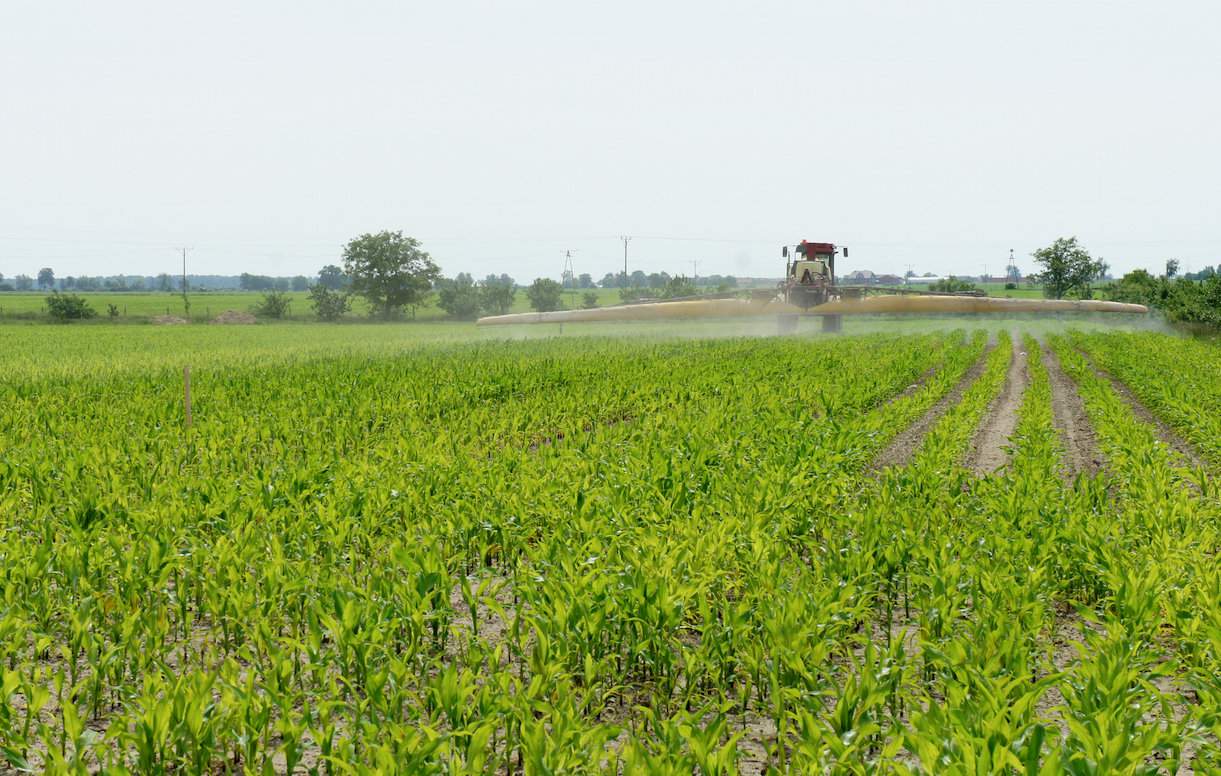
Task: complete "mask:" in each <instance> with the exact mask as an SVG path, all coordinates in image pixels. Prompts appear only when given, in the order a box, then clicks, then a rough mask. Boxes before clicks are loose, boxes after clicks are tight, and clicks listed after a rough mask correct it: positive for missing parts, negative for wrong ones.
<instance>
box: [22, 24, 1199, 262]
mask: <svg viewBox="0 0 1221 776" xmlns="http://www.w3.org/2000/svg"><path fill="white" fill-rule="evenodd" d="M1218 30H1221V4H1217V3H1212V2H1156V3H1155V2H1070V1H1068V0H1059V1H1058V2H1044V1H1042V0H1039V1H1038V2H1005V3H998V2H981V1H980V0H975V1H973V2H911V1H910V0H907V1H904V2H900V1H893V2H859V3H854V2H843V1H842V0H840V1H839V2H811V1H809V0H806V1H804V2H801V1H798V0H793V1H791V2H750V3H747V2H741V3H725V2H708V1H707V0H706V1H705V2H658V1H657V0H654V1H653V2H637V1H636V0H618V1H616V2H606V3H597V4H594V3H588V2H572V1H571V0H569V1H568V2H560V1H559V0H539V1H537V2H528V1H522V2H513V3H490V2H489V3H475V2H465V1H463V0H443V1H441V2H436V1H434V2H422V1H420V0H410V1H406V2H404V1H400V2H374V1H372V0H369V1H365V2H361V1H359V0H354V1H353V2H343V3H341V2H302V1H300V0H295V1H294V2H288V1H287V0H285V1H282V2H281V1H276V2H273V1H271V0H246V1H245V2H229V1H228V0H220V1H218V0H212V1H210V2H205V3H193V4H190V5H188V4H184V3H174V2H169V3H167V2H144V3H135V2H124V1H123V0H112V1H111V2H105V3H101V2H96V0H94V1H92V2H85V1H77V2H70V1H68V0H65V1H64V2H48V0H36V1H27V0H0V272H2V273H4V274H5V275H7V276H12V275H15V274H17V273H19V272H25V273H27V274H31V275H33V274H34V273H35V272H36V271H37V270H38V268H39V267H42V266H51V267H53V268H54V269H55V270H56V273H57V274H58V275H61V276H63V275H69V274H90V275H97V274H112V273H119V272H127V273H147V274H155V273H158V272H162V271H171V272H173V271H175V270H176V269H177V268H178V267H179V265H178V261H177V258H176V257H177V254H176V250H175V247H176V246H179V245H187V246H190V248H191V253H190V271H191V272H194V273H200V274H211V273H219V274H236V273H239V272H242V271H250V272H256V273H266V274H282V275H287V274H296V273H302V274H312V273H314V272H316V271H317V269H318V268H319V267H320V266H322V265H323V264H325V263H329V262H334V261H337V259H338V256H339V251H340V247H341V246H342V244H343V243H344V242H345V241H346V240H347V239H349V238H350V237H353V236H355V235H356V234H358V233H360V232H364V231H375V230H378V229H382V228H392V229H402V230H403V231H404V232H406V233H407V234H410V235H414V236H417V237H419V238H420V239H422V240H423V241H424V242H425V247H426V248H427V249H428V250H430V252H431V253H432V254H433V256H434V258H435V259H436V260H437V261H438V263H439V264H440V265H441V266H442V269H443V270H444V271H445V272H446V273H451V274H452V273H454V272H458V271H462V270H466V271H471V272H474V273H475V274H476V275H482V274H485V273H487V272H497V273H499V272H508V273H510V274H512V275H513V276H514V277H516V278H518V280H525V281H528V280H529V279H531V278H533V277H535V276H542V275H550V276H556V277H558V275H559V272H560V269H561V267H562V264H563V252H564V250H565V249H573V250H575V251H577V253H576V254H575V263H576V271H577V272H578V273H579V272H590V273H592V274H594V275H595V276H596V277H600V276H601V275H602V274H603V273H605V272H607V271H613V270H614V269H615V268H616V267H617V266H622V245H621V243H620V242H619V240H618V236H619V235H621V234H630V235H635V239H634V240H633V241H632V243H631V246H630V263H631V268H632V269H637V268H641V269H647V270H661V269H666V270H669V271H671V272H690V271H691V268H692V266H691V261H692V260H698V261H699V266H698V271H699V273H700V274H709V273H732V274H739V275H779V274H780V272H781V267H782V265H781V262H780V260H779V258H778V254H779V246H780V245H781V244H783V243H786V242H788V243H795V242H797V241H799V240H801V239H803V238H807V239H811V240H817V241H830V242H835V243H839V244H844V245H848V246H849V247H850V248H851V249H852V253H851V259H850V260H849V261H846V262H842V264H841V268H842V269H844V270H848V269H854V268H870V269H873V270H875V271H880V272H881V271H893V272H896V273H899V274H901V273H902V272H903V270H905V269H906V268H907V265H908V264H912V265H914V268H915V269H916V270H917V271H918V272H925V271H928V272H936V273H951V272H956V273H959V274H968V273H970V274H978V273H980V272H982V271H983V269H984V267H985V265H986V266H987V268H988V270H989V271H990V272H992V273H994V274H1000V272H1001V271H1002V269H1003V265H1004V264H1005V261H1006V257H1007V256H1008V250H1009V248H1014V249H1015V250H1016V252H1017V255H1018V258H1019V265H1020V266H1022V268H1023V269H1030V266H1031V262H1030V259H1029V253H1030V251H1031V250H1033V249H1034V248H1037V247H1039V246H1040V245H1044V244H1046V243H1048V242H1050V241H1051V240H1053V239H1054V238H1056V237H1058V236H1062V235H1065V236H1066V235H1072V234H1075V235H1077V236H1078V237H1080V238H1081V240H1082V241H1083V242H1084V243H1085V244H1086V246H1087V247H1088V248H1090V249H1091V250H1092V251H1093V252H1094V253H1095V254H1096V255H1098V254H1101V255H1102V256H1103V257H1105V258H1106V259H1107V260H1108V261H1109V262H1110V263H1111V265H1112V267H1113V268H1114V270H1116V271H1120V272H1122V271H1125V270H1127V269H1130V268H1132V267H1136V266H1147V267H1150V268H1160V267H1161V265H1162V263H1163V262H1164V260H1165V259H1166V258H1168V257H1172V256H1173V257H1178V258H1180V259H1181V260H1182V261H1183V263H1184V265H1185V267H1186V268H1189V269H1190V268H1198V267H1199V266H1202V265H1204V264H1214V263H1217V262H1218V261H1221V208H1219V207H1218V204H1219V203H1221V197H1219V196H1218V195H1221V142H1219V141H1218V139H1217V138H1218V133H1219V131H1221V99H1218V91H1219V88H1221V45H1219V44H1218V40H1217V32H1218ZM661 238H667V239H661ZM674 238H681V239H674Z"/></svg>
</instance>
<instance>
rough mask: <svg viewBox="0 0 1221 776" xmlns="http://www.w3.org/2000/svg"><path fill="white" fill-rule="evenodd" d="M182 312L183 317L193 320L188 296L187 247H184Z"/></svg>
mask: <svg viewBox="0 0 1221 776" xmlns="http://www.w3.org/2000/svg"><path fill="white" fill-rule="evenodd" d="M182 312H183V317H185V318H186V319H187V320H188V321H189V320H191V298H190V297H189V296H187V249H186V248H185V247H183V249H182Z"/></svg>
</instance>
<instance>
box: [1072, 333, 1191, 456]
mask: <svg viewBox="0 0 1221 776" xmlns="http://www.w3.org/2000/svg"><path fill="white" fill-rule="evenodd" d="M1076 350H1077V354H1078V355H1080V356H1081V357H1082V358H1083V359H1085V365H1086V366H1088V367H1089V368H1090V369H1091V370H1092V371H1093V372H1094V374H1096V375H1097V376H1098V377H1101V378H1102V379H1103V380H1106V381H1107V383H1108V384H1109V385H1110V386H1111V389H1112V390H1114V391H1115V393H1116V394H1117V395H1118V396H1119V398H1121V399H1123V400H1124V403H1125V404H1127V405H1128V408H1129V409H1131V410H1132V414H1133V415H1135V416H1136V419H1137V420H1139V421H1140V422H1141V423H1144V424H1145V425H1147V426H1149V428H1150V429H1152V431H1153V435H1154V436H1155V437H1157V439H1158V441H1159V442H1161V443H1162V444H1163V445H1165V446H1166V447H1169V448H1170V449H1171V450H1174V451H1175V452H1176V453H1178V454H1179V455H1180V456H1182V457H1183V459H1184V460H1185V461H1186V462H1187V463H1188V464H1190V465H1191V466H1192V467H1193V468H1197V469H1199V468H1204V467H1205V466H1206V464H1205V463H1204V458H1203V457H1202V456H1201V455H1200V453H1199V452H1198V451H1197V450H1196V449H1195V447H1193V446H1192V444H1191V443H1190V442H1188V441H1187V440H1186V439H1184V438H1183V437H1181V436H1179V434H1178V432H1176V431H1175V430H1174V429H1173V428H1171V427H1170V425H1169V424H1167V423H1166V422H1164V421H1163V420H1162V419H1161V418H1159V417H1158V416H1156V415H1154V414H1153V413H1152V412H1151V411H1150V410H1149V408H1148V407H1146V406H1145V403H1144V402H1142V401H1141V400H1140V399H1139V398H1137V396H1136V394H1135V393H1133V392H1132V389H1131V388H1129V387H1128V386H1127V385H1124V383H1123V381H1121V380H1119V379H1118V378H1116V377H1115V376H1114V375H1112V374H1111V373H1110V372H1108V371H1107V370H1105V369H1103V368H1102V367H1100V366H1098V365H1097V364H1095V363H1094V359H1093V358H1092V357H1091V356H1090V354H1089V353H1086V352H1085V351H1084V350H1082V349H1080V348H1077V349H1076Z"/></svg>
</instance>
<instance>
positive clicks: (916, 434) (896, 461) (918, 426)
mask: <svg viewBox="0 0 1221 776" xmlns="http://www.w3.org/2000/svg"><path fill="white" fill-rule="evenodd" d="M991 351H992V345H991V344H989V345H988V347H987V348H985V349H984V353H983V355H981V356H980V357H979V360H978V361H976V362H975V364H974V365H973V366H972V367H971V368H970V369H968V370H967V373H966V374H965V375H963V376H962V379H961V380H959V381H958V384H957V385H955V386H954V388H953V389H952V390H951V391H950V392H949V393H947V394H946V395H945V396H943V397H941V401H939V402H937V403H936V404H934V405H933V406H932V407H930V408H929V410H928V412H926V413H924V416H923V417H921V418H920V419H919V420H917V421H916V422H915V423H913V424H912V425H910V426H908V427H907V428H906V429H904V430H903V432H902V433H901V434H899V435H898V436H897V437H895V439H894V441H893V442H891V443H890V445H889V446H888V447H887V448H886V449H885V450H883V451H882V452H881V454H880V455H878V457H877V458H875V459H874V461H873V468H874V469H884V468H886V467H888V466H905V465H906V464H908V463H910V462H911V459H912V458H913V457H915V455H916V451H917V450H919V449H920V441H921V440H922V439H924V436H925V434H927V433H928V432H929V430H930V429H932V427H933V426H934V425H936V423H937V421H938V420H940V419H941V416H942V415H944V414H945V413H947V412H949V411H950V408H951V407H953V406H954V405H956V404H958V402H960V401H962V395H963V394H964V393H966V392H967V389H968V388H970V387H971V385H972V383H974V382H975V381H976V380H978V379H979V376H980V375H981V374H983V373H984V367H985V366H986V365H987V363H988V353H990V352H991Z"/></svg>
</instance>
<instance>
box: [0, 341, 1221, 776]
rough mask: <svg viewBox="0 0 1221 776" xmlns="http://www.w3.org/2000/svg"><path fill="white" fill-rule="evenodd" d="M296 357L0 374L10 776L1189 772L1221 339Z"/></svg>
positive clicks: (119, 355) (29, 367) (1213, 674)
mask: <svg viewBox="0 0 1221 776" xmlns="http://www.w3.org/2000/svg"><path fill="white" fill-rule="evenodd" d="M1019 329H1020V327H1019ZM309 330H310V329H309V327H303V328H300V329H292V328H287V329H276V328H260V329H258V331H255V332H253V333H246V332H243V333H241V334H240V335H233V336H241V337H259V336H267V337H272V336H274V337H276V338H278V339H277V340H276V341H275V342H270V343H268V344H267V346H266V348H265V349H264V351H261V353H262V355H260V356H259V357H255V356H247V357H230V354H226V353H224V352H222V351H215V352H210V351H208V349H207V348H206V347H203V346H197V347H194V348H183V347H180V346H181V345H182V344H183V343H184V342H187V340H186V339H185V338H187V337H190V336H193V335H191V334H190V333H189V332H188V333H186V334H184V333H180V332H173V333H165V334H164V336H163V334H162V332H149V331H146V330H144V329H141V328H136V327H132V328H131V330H130V331H128V330H124V331H121V332H119V333H118V334H114V335H111V336H113V337H114V338H115V339H113V340H110V341H108V342H107V343H102V342H100V341H99V342H98V343H96V345H95V346H93V347H91V348H89V350H90V352H89V353H83V352H82V353H81V354H80V357H79V359H77V358H76V357H75V356H73V357H68V356H66V355H65V354H69V353H72V349H73V347H74V346H73V345H72V344H71V343H70V341H69V340H70V339H71V338H72V337H73V336H75V332H73V331H70V330H62V329H57V330H54V331H45V330H44V331H42V332H40V339H39V340H38V342H39V343H41V344H39V345H38V349H37V350H35V349H33V347H31V348H28V349H21V350H8V351H6V352H5V353H4V355H0V373H2V374H3V375H4V377H3V379H2V380H0V407H3V412H0V555H2V562H0V596H2V601H0V650H2V665H0V672H2V673H0V675H2V684H3V688H2V691H0V768H8V769H11V770H14V771H34V772H43V771H45V772H52V773H94V772H106V773H114V774H122V773H138V774H156V773H176V774H177V773H188V774H204V773H207V774H216V773H234V774H245V773H249V774H255V773H259V774H261V773H302V774H304V773H310V774H314V773H317V774H373V773H412V774H415V773H423V774H430V773H435V774H476V773H497V774H517V773H525V774H560V773H612V774H671V773H673V774H693V773H699V774H707V775H712V774H730V773H738V772H745V773H766V772H777V773H787V772H792V773H823V772H829V773H926V774H934V773H935V774H968V773H969V774H990V773H1011V774H1061V773H1068V774H1080V775H1082V776H1084V775H1085V774H1128V773H1140V774H1146V773H1147V774H1155V773H1168V774H1174V773H1189V772H1193V771H1194V772H1200V773H1204V772H1218V771H1221V558H1219V557H1218V553H1219V550H1221V486H1219V482H1221V480H1219V479H1218V476H1217V475H1218V470H1219V468H1221V349H1219V348H1218V347H1217V346H1216V345H1215V344H1207V343H1200V342H1194V341H1191V340H1183V339H1175V338H1171V337H1168V336H1165V335H1160V334H1150V333H1133V332H1089V333H1084V332H1068V333H1060V334H1050V335H1047V336H1040V337H1039V339H1038V340H1036V339H1035V338H1034V337H1032V336H1030V335H1029V334H1023V333H1022V332H1021V331H1020V330H1019V331H1015V332H1014V333H1012V334H1010V333H1008V332H1007V331H1002V332H1001V333H1000V336H992V337H990V336H989V335H988V334H986V333H984V332H982V331H980V332H976V331H941V332H937V331H930V332H928V333H920V334H913V335H907V336H900V335H895V334H866V335H857V336H844V337H797V338H772V339H747V338H730V339H721V338H715V339H706V340H676V339H667V338H664V337H647V338H603V337H589V336H567V337H548V338H541V339H531V340H522V341H504V340H483V341H473V342H461V341H444V342H431V343H417V344H413V345H402V344H400V343H383V346H378V347H372V346H369V345H368V344H367V343H366V344H361V343H358V342H355V341H352V342H344V341H341V340H336V341H335V342H333V343H330V344H328V345H327V347H324V348H322V347H311V346H307V345H303V344H297V342H296V339H294V338H301V335H300V334H298V333H297V332H298V331H302V332H307V331H309ZM267 332H273V333H272V334H268V333H267ZM284 332H288V333H289V334H285V333H284ZM289 335H291V337H290V336H289ZM210 336H211V335H210ZM215 336H216V338H217V341H216V344H217V345H218V346H219V344H220V341H219V338H220V337H221V336H230V335H227V334H226V335H219V334H218V335H215ZM328 336H331V335H328ZM335 336H341V335H335ZM170 338H172V339H170ZM32 342H33V340H31V343H32ZM82 350H83V349H82ZM1015 359H1021V361H1020V364H1019V365H1020V367H1021V369H1020V374H1021V376H1022V380H1023V382H1022V384H1021V385H1020V386H1018V388H1020V404H1019V406H1018V409H1017V414H1016V418H1015V431H1013V433H1012V435H1011V436H1010V438H1009V439H1008V441H1007V443H1006V445H1005V450H1004V455H1005V458H1006V464H1005V465H1004V467H1003V468H1000V469H998V470H996V471H991V472H986V473H982V474H981V473H979V472H976V471H973V470H972V469H971V468H969V467H968V466H967V465H965V461H966V460H967V458H968V457H969V454H970V449H971V446H972V444H974V442H973V439H975V438H976V437H975V433H976V429H977V428H978V427H979V426H980V424H981V423H982V422H983V421H984V420H985V418H987V417H988V415H989V413H990V412H992V411H994V407H995V406H996V405H995V400H996V397H997V396H998V394H999V393H1000V392H1001V391H1002V389H1003V388H1004V387H1005V386H1006V385H1009V384H1010V382H1011V380H1012V378H1011V377H1009V375H1010V374H1017V373H1018V371H1017V370H1013V369H1010V367H1011V365H1012V364H1014V363H1015V361H1014V360H1015ZM188 364H189V365H190V366H191V367H192V400H193V408H192V410H193V423H192V424H191V426H190V427H187V426H186V424H185V422H184V421H185V416H184V406H183V385H182V369H183V367H184V366H186V365H188ZM1060 377H1063V378H1065V381H1060ZM1066 385H1067V386H1068V387H1069V392H1068V394H1064V388H1063V386H1066ZM1068 399H1071V400H1073V401H1074V402H1079V406H1080V407H1081V408H1082V409H1083V412H1084V416H1083V417H1084V418H1085V420H1086V423H1085V425H1083V426H1082V433H1083V434H1084V433H1085V431H1088V432H1089V434H1088V436H1089V439H1088V441H1089V442H1090V444H1091V445H1092V446H1093V447H1092V450H1093V452H1094V454H1095V455H1096V456H1097V461H1098V465H1097V466H1096V467H1095V468H1094V469H1092V470H1077V471H1073V470H1071V467H1069V465H1068V464H1067V463H1066V462H1067V460H1068V457H1067V450H1068V447H1067V445H1066V443H1065V433H1064V430H1063V429H1062V428H1061V427H1060V425H1061V424H1060V423H1059V422H1058V420H1057V418H1058V417H1059V416H1058V414H1057V413H1058V412H1059V411H1060V410H1059V409H1058V408H1059V407H1060V406H1061V405H1060V403H1059V402H1061V400H1068ZM1133 402H1136V403H1138V404H1139V406H1140V407H1141V408H1143V409H1145V410H1147V412H1148V414H1149V417H1146V416H1144V415H1142V414H1141V413H1140V412H1138V411H1137V410H1135V409H1134V406H1136V405H1135V404H1134V403H1133ZM934 409H936V412H935V413H933V415H930V412H931V411H933V410H934ZM933 417H935V421H930V422H929V423H928V429H927V433H924V434H922V436H921V437H920V438H919V440H917V441H915V442H913V443H912V444H911V445H910V446H909V447H910V449H908V450H906V451H902V452H904V462H903V463H902V464H900V465H880V464H879V463H878V461H879V456H881V455H882V454H883V453H884V452H885V451H886V450H887V449H888V447H890V446H892V445H894V443H895V441H896V439H898V438H899V435H900V434H901V433H902V432H903V431H904V430H905V429H908V428H909V427H911V426H912V425H913V424H915V423H917V422H918V421H920V420H921V419H922V418H933ZM1169 439H1174V440H1176V441H1175V444H1171V443H1170V442H1168V441H1167V440H1169Z"/></svg>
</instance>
